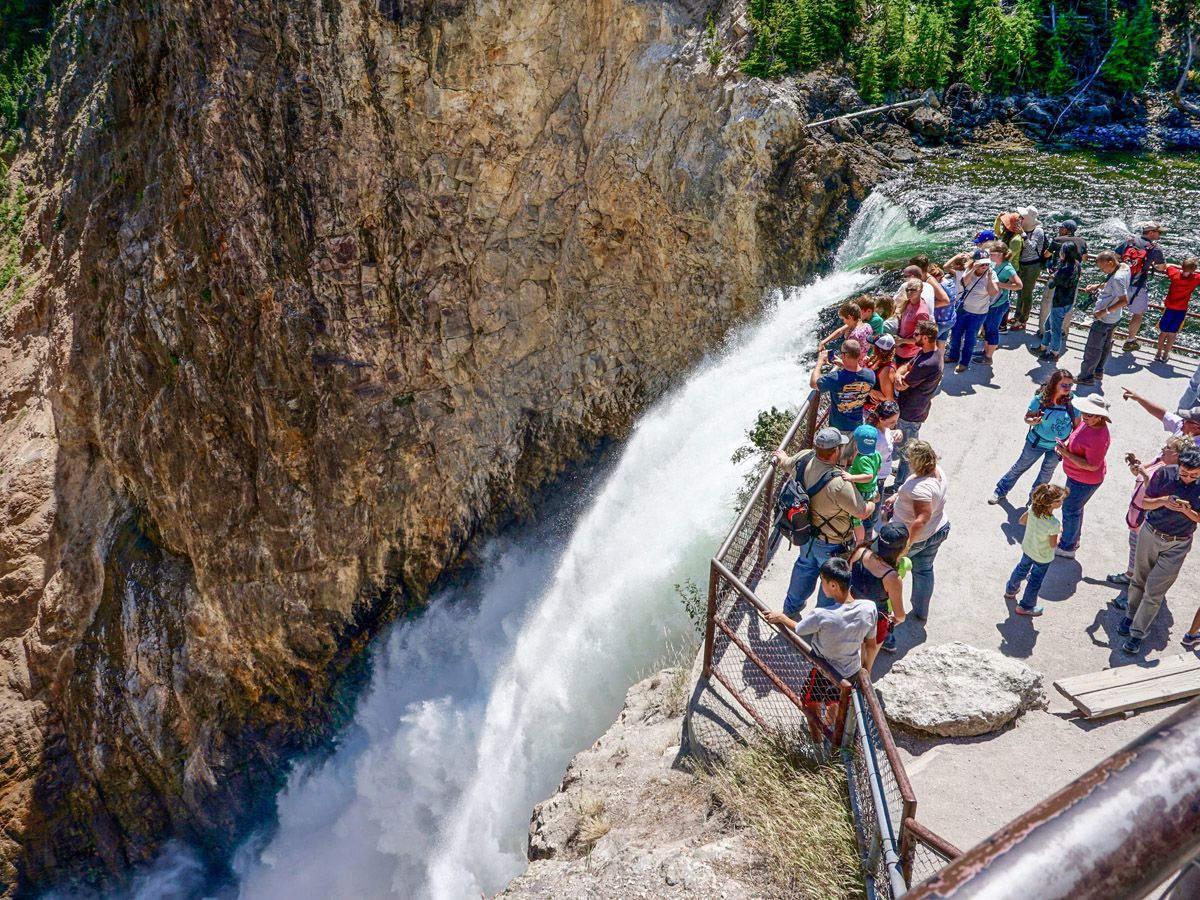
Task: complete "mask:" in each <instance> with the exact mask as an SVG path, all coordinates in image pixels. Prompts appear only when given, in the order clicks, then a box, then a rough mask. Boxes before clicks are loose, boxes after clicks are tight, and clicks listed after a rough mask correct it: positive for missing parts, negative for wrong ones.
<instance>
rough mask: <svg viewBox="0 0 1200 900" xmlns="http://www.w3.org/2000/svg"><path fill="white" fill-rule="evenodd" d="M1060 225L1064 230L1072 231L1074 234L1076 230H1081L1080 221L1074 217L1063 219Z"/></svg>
mask: <svg viewBox="0 0 1200 900" xmlns="http://www.w3.org/2000/svg"><path fill="white" fill-rule="evenodd" d="M1058 227H1059V228H1061V229H1062V230H1063V231H1069V232H1071V234H1074V233H1075V232H1076V231H1078V230H1079V223H1078V222H1076V221H1075V220H1074V219H1063V220H1062V221H1061V222H1059V223H1058Z"/></svg>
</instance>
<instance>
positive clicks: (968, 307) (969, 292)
mask: <svg viewBox="0 0 1200 900" xmlns="http://www.w3.org/2000/svg"><path fill="white" fill-rule="evenodd" d="M988 281H991V282H992V283H993V284H995V283H996V271H995V269H993V268H992V267H991V266H988V270H987V272H986V273H985V274H984V275H981V276H979V277H978V278H976V277H975V273H974V272H972V273H970V278H968V277H967V276H966V275H964V276H963V280H962V283H961V293H960V294H959V299H960V300H961V301H962V305H963V311H964V312H969V313H971V315H974V316H978V315H981V314H982V313H985V312H987V311H988V308H989V307H990V306H991V305H992V300H993V299H994V298H993V297H992V296H991V295H989V294H988Z"/></svg>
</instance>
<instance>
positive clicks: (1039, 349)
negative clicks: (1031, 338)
mask: <svg viewBox="0 0 1200 900" xmlns="http://www.w3.org/2000/svg"><path fill="white" fill-rule="evenodd" d="M1025 349H1026V350H1028V351H1029V352H1030V353H1032V354H1033V355H1034V356H1041V355H1042V354H1043V353H1045V352H1046V348H1045V347H1043V346H1042V345H1041V344H1038V345H1037V346H1036V347H1035V346H1034V345H1033V344H1026V345H1025Z"/></svg>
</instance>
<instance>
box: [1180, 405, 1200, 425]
mask: <svg viewBox="0 0 1200 900" xmlns="http://www.w3.org/2000/svg"><path fill="white" fill-rule="evenodd" d="M1176 415H1178V416H1179V418H1181V419H1183V421H1185V422H1191V423H1193V424H1194V425H1200V406H1193V407H1192V408H1191V409H1181V410H1179V412H1178V413H1176Z"/></svg>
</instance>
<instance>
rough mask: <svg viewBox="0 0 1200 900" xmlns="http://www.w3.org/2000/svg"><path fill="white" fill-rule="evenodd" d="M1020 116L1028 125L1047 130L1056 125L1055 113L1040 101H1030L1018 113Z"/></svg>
mask: <svg viewBox="0 0 1200 900" xmlns="http://www.w3.org/2000/svg"><path fill="white" fill-rule="evenodd" d="M1018 118H1019V119H1020V120H1021V121H1022V122H1024V123H1025V124H1027V125H1032V126H1033V127H1034V128H1037V129H1039V130H1042V131H1045V130H1047V129H1049V128H1051V127H1053V125H1054V118H1055V116H1054V113H1052V112H1050V110H1048V109H1046V107H1044V106H1042V105H1041V104H1040V103H1030V104H1029V105H1028V106H1026V107H1025V108H1024V109H1023V110H1021V112H1020V113H1019V114H1018Z"/></svg>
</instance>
